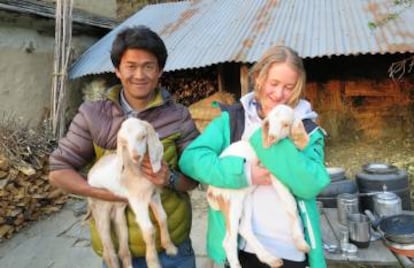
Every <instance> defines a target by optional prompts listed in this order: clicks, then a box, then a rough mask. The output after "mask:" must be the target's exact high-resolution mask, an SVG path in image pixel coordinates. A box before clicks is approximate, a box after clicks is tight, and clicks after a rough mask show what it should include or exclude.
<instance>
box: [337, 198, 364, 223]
mask: <svg viewBox="0 0 414 268" xmlns="http://www.w3.org/2000/svg"><path fill="white" fill-rule="evenodd" d="M336 202H337V207H338V221H339V223H340V224H342V225H345V226H347V223H348V220H347V218H348V215H350V214H354V213H359V199H358V195H356V194H349V193H342V194H339V195H338V196H337V197H336Z"/></svg>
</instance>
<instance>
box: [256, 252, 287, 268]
mask: <svg viewBox="0 0 414 268" xmlns="http://www.w3.org/2000/svg"><path fill="white" fill-rule="evenodd" d="M257 258H258V259H259V260H260V261H261V262H263V263H266V264H267V265H269V266H270V267H272V268H276V267H280V266H282V265H283V260H282V259H280V258H278V257H275V256H273V255H271V254H270V253H266V254H261V255H257Z"/></svg>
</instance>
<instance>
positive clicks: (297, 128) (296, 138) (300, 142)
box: [290, 120, 309, 150]
mask: <svg viewBox="0 0 414 268" xmlns="http://www.w3.org/2000/svg"><path fill="white" fill-rule="evenodd" d="M290 139H291V140H292V141H293V143H294V144H295V145H296V147H297V148H298V149H299V150H303V149H304V148H305V147H306V145H308V143H309V136H308V133H306V130H305V126H304V125H303V123H302V120H297V121H296V122H294V123H293V125H292V130H291V133H290Z"/></svg>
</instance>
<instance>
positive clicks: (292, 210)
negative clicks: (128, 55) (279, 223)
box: [272, 176, 310, 252]
mask: <svg viewBox="0 0 414 268" xmlns="http://www.w3.org/2000/svg"><path fill="white" fill-rule="evenodd" d="M272 185H273V187H274V188H275V190H276V191H277V193H278V194H279V196H280V199H281V200H283V202H284V205H285V208H286V212H287V213H288V216H289V219H290V222H291V225H290V226H291V231H292V237H293V242H294V243H295V246H296V248H297V249H298V250H300V251H302V252H309V250H310V247H309V245H308V243H307V242H306V240H305V236H304V234H303V230H302V228H301V225H300V222H299V218H298V207H297V205H296V200H295V198H294V197H293V196H292V194H291V193H290V192H289V190H288V189H287V188H286V186H284V185H283V184H282V183H281V182H280V181H279V180H278V179H277V178H275V177H273V176H272Z"/></svg>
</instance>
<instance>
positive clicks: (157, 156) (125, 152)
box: [117, 117, 164, 172]
mask: <svg viewBox="0 0 414 268" xmlns="http://www.w3.org/2000/svg"><path fill="white" fill-rule="evenodd" d="M163 151H164V148H163V146H162V143H161V141H160V140H159V138H158V134H157V133H156V132H155V130H154V128H153V127H152V125H151V124H150V123H148V122H146V121H143V120H140V119H137V118H132V117H131V118H128V119H126V120H125V121H124V122H123V123H122V125H121V128H120V129H119V131H118V144H117V152H118V156H119V157H120V159H124V157H128V159H130V160H131V161H132V162H133V163H134V164H140V163H141V161H142V159H143V157H144V155H145V153H147V152H148V155H149V158H150V161H151V164H152V169H153V171H154V172H158V171H159V170H160V168H161V161H162V156H163ZM123 161H125V160H123Z"/></svg>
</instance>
